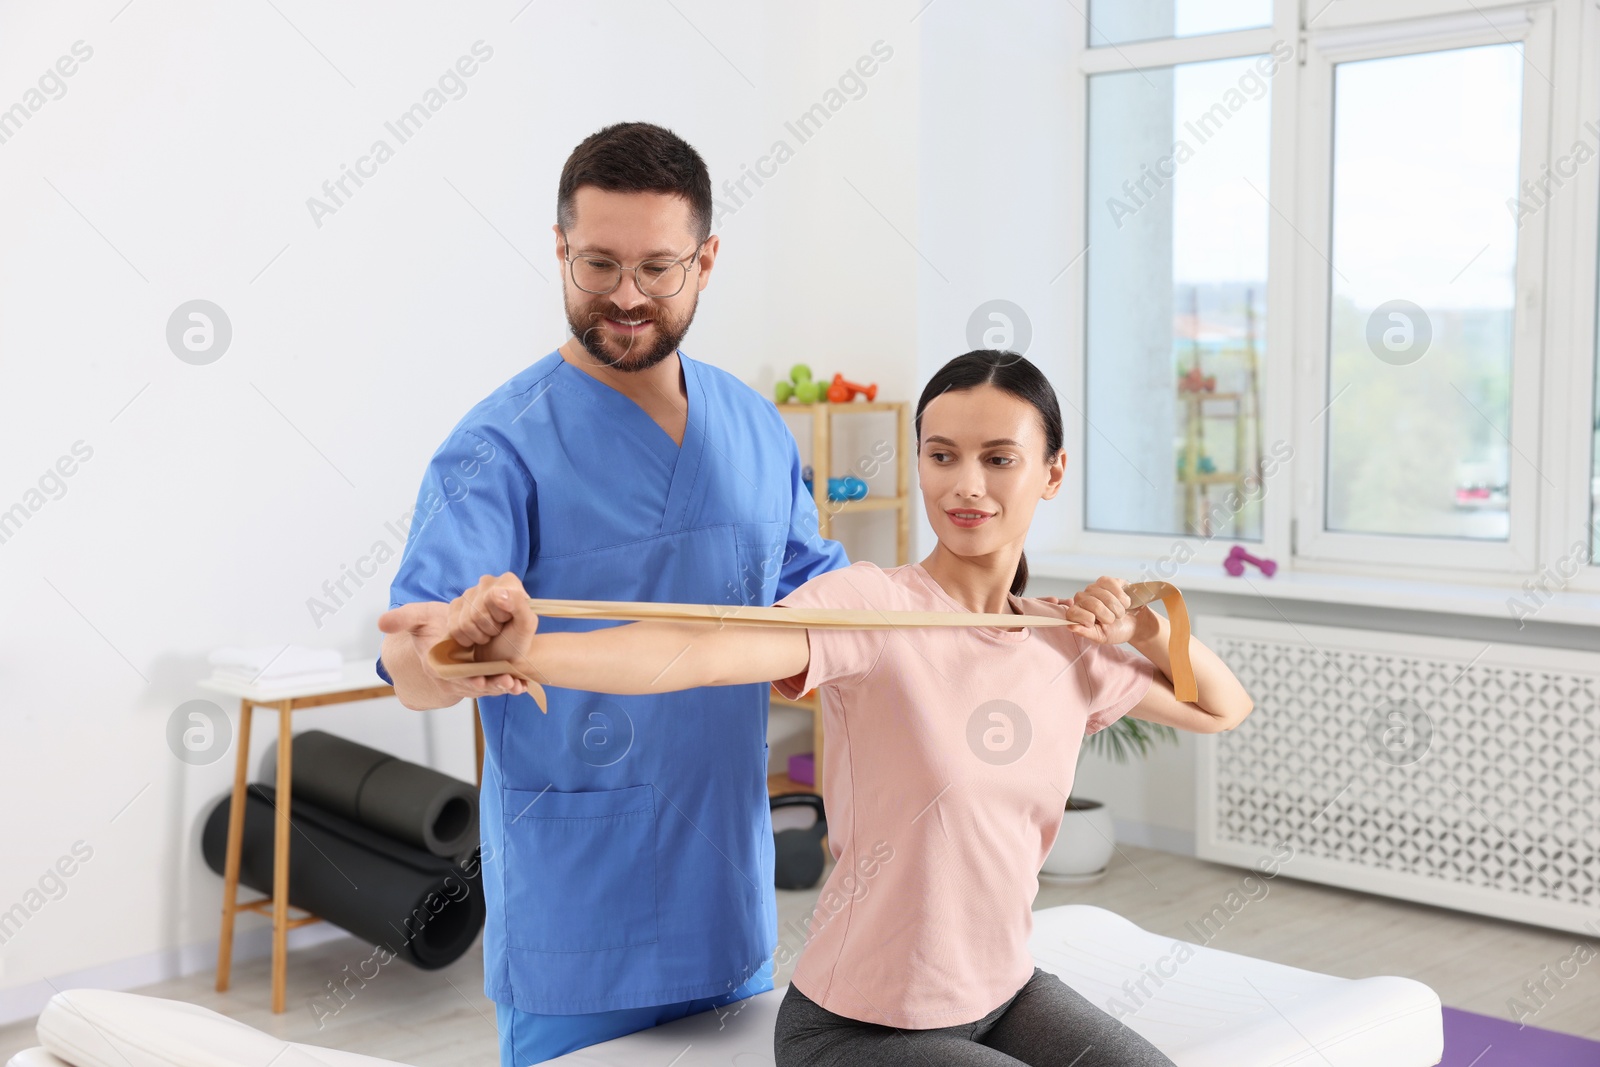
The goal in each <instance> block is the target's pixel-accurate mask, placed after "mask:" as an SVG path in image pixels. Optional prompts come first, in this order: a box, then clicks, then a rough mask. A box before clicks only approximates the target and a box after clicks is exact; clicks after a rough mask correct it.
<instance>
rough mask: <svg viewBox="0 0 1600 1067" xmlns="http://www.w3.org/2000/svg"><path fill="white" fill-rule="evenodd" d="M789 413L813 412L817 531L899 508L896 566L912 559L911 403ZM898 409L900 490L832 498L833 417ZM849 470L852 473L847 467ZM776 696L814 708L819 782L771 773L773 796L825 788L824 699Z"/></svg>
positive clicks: (825, 532)
mask: <svg viewBox="0 0 1600 1067" xmlns="http://www.w3.org/2000/svg"><path fill="white" fill-rule="evenodd" d="M778 410H779V411H780V412H782V413H783V414H785V415H803V416H809V417H810V418H811V464H810V466H811V497H812V499H813V500H815V501H816V504H817V532H818V533H820V534H821V535H822V536H823V537H832V536H833V518H834V516H835V515H839V514H841V513H849V512H857V511H895V512H896V516H895V564H894V565H895V566H901V565H903V564H905V563H908V562H910V557H911V505H912V501H913V499H914V497H913V494H912V491H911V451H910V449H911V446H912V440H911V405H910V404H908V403H907V402H905V401H903V400H896V401H889V400H878V401H862V400H852V401H850V402H848V403H841V404H779V405H778ZM873 411H877V412H884V411H889V412H893V413H894V416H895V419H894V435H895V439H894V463H895V475H896V479H895V489H896V492H895V495H894V496H878V497H874V496H869V497H866V498H865V499H863V500H830V499H828V478H829V476H830V475H831V474H832V471H833V420H834V418H835V417H836V416H839V415H859V414H862V413H865V412H873ZM845 473H847V474H848V473H852V472H849V471H846V472H845ZM772 702H773V703H774V704H784V705H787V706H789V707H796V708H805V709H806V710H807V711H809V712H811V756H812V767H813V771H812V774H813V776H814V778H815V779H816V781H815V783H814V784H811V785H808V784H806V783H805V782H796V781H795V780H794V779H792V778H790V777H789V775H788V773H787V771H783V772H779V773H776V774H769V775H768V776H767V792H768V793H770V794H771V795H773V796H780V795H782V794H785V793H821V792H822V744H823V738H822V705H821V703H820V702H819V700H818V697H817V694H816V693H815V692H812V693H810V694H808V695H807V696H806V698H805V699H803V700H789V699H787V698H785V697H783V696H782V695H780V694H779V693H778V691H777V690H776V689H774V690H773V691H772Z"/></svg>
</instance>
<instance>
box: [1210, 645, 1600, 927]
mask: <svg viewBox="0 0 1600 1067" xmlns="http://www.w3.org/2000/svg"><path fill="white" fill-rule="evenodd" d="M1195 632H1196V634H1197V636H1199V637H1200V638H1201V640H1203V641H1204V642H1205V643H1206V645H1207V647H1209V648H1211V649H1212V650H1213V651H1214V652H1216V653H1217V655H1218V656H1219V657H1221V659H1222V660H1223V661H1224V662H1225V663H1227V664H1228V666H1229V667H1230V668H1231V669H1232V670H1233V672H1234V674H1235V675H1237V676H1238V678H1239V680H1240V682H1242V683H1243V684H1244V687H1245V689H1246V690H1248V691H1249V693H1250V695H1251V697H1252V698H1253V699H1254V701H1255V710H1254V711H1253V712H1252V713H1251V714H1250V717H1249V718H1248V719H1246V720H1245V721H1244V722H1243V723H1241V724H1240V725H1239V726H1238V727H1237V728H1236V729H1234V730H1231V731H1227V732H1224V733H1221V734H1216V735H1207V736H1204V737H1201V738H1199V739H1198V740H1199V741H1200V742H1201V744H1200V745H1199V752H1200V756H1199V758H1200V766H1199V769H1198V776H1197V782H1198V796H1197V798H1196V801H1197V803H1196V809H1197V810H1196V818H1197V826H1196V835H1195V841H1196V851H1197V852H1198V854H1199V855H1200V857H1201V858H1203V859H1208V860H1215V861H1217V862H1220V863H1228V864H1234V865H1238V866H1245V867H1248V866H1253V865H1255V864H1257V863H1258V861H1261V860H1262V859H1263V857H1266V858H1267V859H1268V861H1269V862H1271V861H1272V859H1273V847H1274V846H1275V845H1278V844H1279V843H1287V844H1288V845H1289V846H1291V847H1292V848H1293V850H1294V851H1293V856H1292V858H1291V859H1289V860H1288V861H1287V862H1282V863H1280V864H1279V865H1278V867H1277V870H1278V873H1282V874H1287V875H1290V876H1292V877H1295V878H1302V879H1306V880H1309V881H1314V882H1324V883H1327V884H1329V885H1336V886H1343V887H1345V888H1349V889H1357V890H1362V891H1364V892H1369V893H1379V894H1384V895H1387V896H1392V897H1400V898H1403V899H1407V900H1415V901H1420V902H1423V903H1426V904H1434V905H1440V906H1443V907H1449V908H1457V909H1460V910H1462V911H1469V912H1476V913H1480V914H1484V915H1493V916H1496V917H1499V918H1503V919H1512V920H1516V921H1518V922H1526V923H1534V924H1538V925H1541V926H1549V927H1554V928H1556V929H1560V930H1572V931H1582V932H1586V933H1591V934H1592V933H1595V932H1596V931H1597V926H1596V922H1597V919H1600V653H1591V652H1574V651H1570V650H1566V649H1549V648H1532V647H1528V646H1523V645H1490V644H1488V643H1486V642H1483V641H1471V640H1457V639H1453V638H1439V637H1424V636H1418V635H1415V634H1403V633H1383V632H1378V631H1373V630H1352V629H1343V628H1337V627H1329V626H1309V625H1304V624H1299V623H1289V622H1264V621H1260V620H1255V619H1236V618H1227V617H1223V616H1206V617H1203V618H1198V619H1196V620H1195ZM1597 644H1600V642H1597Z"/></svg>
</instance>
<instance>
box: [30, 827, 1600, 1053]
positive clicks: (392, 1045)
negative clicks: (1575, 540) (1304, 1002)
mask: <svg viewBox="0 0 1600 1067" xmlns="http://www.w3.org/2000/svg"><path fill="white" fill-rule="evenodd" d="M1247 873H1250V872H1248V871H1245V870H1242V869H1239V868H1234V867H1225V866H1222V865H1220V864H1215V863H1207V862H1205V861H1202V860H1196V859H1192V858H1189V857H1186V856H1176V855H1172V854H1170V853H1166V852H1156V851H1152V850H1149V849H1142V848H1136V847H1133V846H1131V845H1124V846H1121V848H1120V851H1119V853H1118V855H1116V856H1115V857H1113V859H1112V862H1111V866H1110V868H1109V870H1108V871H1107V874H1106V876H1105V878H1103V879H1102V880H1101V881H1099V882H1098V883H1095V884H1094V885H1089V886H1078V887H1061V886H1046V887H1045V888H1043V889H1041V890H1040V893H1039V898H1038V900H1037V902H1036V903H1035V905H1034V906H1035V908H1047V907H1053V906H1055V905H1057V904H1097V905H1100V906H1101V907H1105V908H1110V909H1111V910H1113V911H1116V912H1118V913H1119V914H1121V915H1124V916H1126V917H1127V918H1129V919H1131V920H1132V921H1133V922H1135V923H1137V924H1138V925H1140V926H1142V927H1144V928H1145V929H1147V930H1151V931H1154V932H1156V933H1161V934H1167V935H1170V936H1172V937H1175V938H1182V939H1183V940H1186V941H1197V940H1201V935H1198V934H1196V933H1195V932H1193V931H1192V930H1188V929H1186V928H1185V923H1189V922H1198V920H1199V919H1200V918H1201V916H1202V915H1204V914H1205V913H1207V912H1209V911H1210V910H1211V908H1212V907H1213V906H1215V905H1218V904H1221V903H1222V901H1223V899H1224V898H1225V897H1226V895H1227V894H1228V892H1229V891H1230V890H1236V889H1240V888H1241V879H1242V878H1243V877H1244V875H1246V874H1247ZM1264 884H1265V886H1266V887H1267V891H1266V894H1265V895H1264V896H1263V895H1261V891H1260V889H1259V888H1257V889H1254V890H1253V892H1254V894H1255V895H1256V896H1257V897H1258V899H1256V900H1253V901H1250V902H1249V903H1247V904H1246V905H1245V906H1244V907H1243V908H1242V909H1240V910H1239V911H1238V913H1237V914H1236V915H1234V916H1233V918H1232V919H1231V920H1230V921H1229V922H1228V924H1227V925H1226V926H1225V927H1223V929H1222V930H1221V932H1220V933H1219V934H1217V935H1216V936H1215V937H1213V938H1212V939H1211V940H1210V941H1209V942H1208V943H1209V944H1210V945H1211V946H1212V947H1213V948H1220V949H1224V950H1227V951H1229V952H1238V953H1243V954H1245V955H1249V956H1256V957H1259V958H1262V959H1269V960H1276V961H1278V962H1280V963H1286V964H1290V965H1292V966H1296V967H1304V968H1307V969H1310V970H1316V971H1322V972H1324V973H1327V974H1336V975H1340V976H1343V977H1346V978H1365V977H1369V976H1372V975H1379V974H1393V975H1402V976H1405V977H1408V978H1415V979H1417V980H1418V981H1421V982H1425V983H1427V984H1428V985H1429V986H1431V987H1433V989H1434V990H1435V991H1436V992H1437V993H1438V994H1439V997H1440V999H1441V1000H1442V1001H1443V1002H1444V1003H1445V1004H1447V1005H1450V1006H1451V1007H1456V1008H1464V1009H1466V1010H1468V1011H1475V1012H1479V1013H1481V1014H1484V1015H1496V1016H1500V1017H1503V1018H1512V1016H1511V1015H1510V1014H1509V1012H1508V1011H1507V1006H1506V1001H1507V999H1508V998H1510V997H1513V996H1521V995H1522V993H1521V988H1522V984H1523V982H1525V981H1528V980H1529V979H1534V978H1537V977H1539V976H1540V970H1541V968H1543V967H1545V966H1546V965H1549V966H1550V967H1552V968H1554V967H1555V966H1556V964H1557V963H1558V962H1559V961H1561V960H1564V959H1566V958H1567V957H1568V956H1570V955H1571V954H1572V952H1573V949H1574V946H1576V945H1577V944H1578V943H1579V942H1580V941H1583V940H1585V939H1584V938H1582V937H1580V936H1579V935H1576V934H1567V933H1561V932H1558V931H1553V930H1546V929H1542V928H1539V927H1534V926H1526V925H1522V924H1520V923H1515V922H1509V921H1502V920H1496V919H1488V918H1480V917H1477V916H1470V915H1464V914H1461V913H1459V912H1453V911H1446V910H1444V909H1440V908H1432V907H1427V906H1425V905H1420V904H1408V903H1403V902H1400V901H1394V900H1389V899H1387V898H1385V897H1376V896H1368V895H1366V894H1364V893H1354V892H1349V891H1346V890H1341V889H1330V888H1327V887H1325V886H1319V885H1314V884H1312V883H1309V882H1297V881H1294V880H1293V879H1291V878H1289V877H1287V876H1280V877H1278V878H1275V879H1271V880H1268V881H1266V882H1265V883H1264ZM816 895H817V891H816V890H812V891H809V892H783V891H779V893H778V927H779V931H778V936H779V942H780V946H787V948H788V951H781V950H780V953H779V957H780V958H781V959H783V960H785V961H786V965H785V966H783V967H782V968H780V970H779V971H778V973H777V975H776V980H777V984H779V985H782V984H784V983H786V982H787V981H788V980H789V975H790V973H792V971H793V959H794V956H795V954H796V952H797V951H798V949H799V948H800V942H799V939H798V938H799V935H798V934H797V933H796V932H795V930H796V929H797V928H798V927H797V926H790V925H789V923H790V921H791V920H792V921H793V922H795V923H796V924H798V923H799V922H800V921H801V920H802V919H803V918H804V917H805V916H806V915H807V914H809V912H810V910H811V907H812V905H813V904H814V902H815V899H816ZM1241 895H1245V894H1243V893H1242V891H1241ZM1591 940H1592V939H1591ZM370 953H371V949H370V948H369V947H368V946H366V945H364V944H361V943H359V942H357V941H355V940H353V939H346V938H340V939H338V940H335V941H329V942H325V943H323V944H320V945H316V946H314V947H311V948H307V949H301V950H297V951H295V952H292V953H291V954H290V956H289V1010H288V1011H287V1012H285V1013H284V1014H283V1015H279V1016H274V1015H273V1014H272V1013H271V1012H270V1011H269V1010H268V1002H269V993H268V991H269V988H270V986H269V980H268V979H269V967H268V960H267V959H266V958H264V957H263V958H260V959H255V960H250V961H247V962H243V963H236V964H235V965H234V983H233V989H232V991H230V992H229V993H226V994H220V995H219V994H218V993H216V992H215V991H213V990H212V988H211V985H212V977H211V975H210V974H209V973H206V974H196V975H191V976H190V977H187V978H181V979H176V980H173V981H170V982H163V983H160V984H158V985H154V986H149V987H147V988H145V989H143V990H140V992H143V993H148V994H150V995H153V996H161V997H171V998H175V999H179V1000H187V1001H191V1002H193V1003H196V1004H201V1005H203V1006H205V1007H208V1008H212V1009H214V1010H216V1011H220V1012H222V1013H224V1014H227V1015H231V1016H234V1017H235V1018H238V1019H242V1020H243V1021H245V1022H247V1023H249V1024H250V1025H252V1026H256V1027H259V1028H261V1029H262V1030H265V1031H267V1032H268V1033H272V1034H276V1035H278V1036H280V1037H283V1038H285V1039H288V1040H294V1041H304V1042H307V1043H310V1044H319V1045H329V1046H334V1047H337V1048H343V1049H348V1050H350V1051H352V1052H363V1053H366V1054H368V1055H373V1056H382V1057H385V1058H387V1059H393V1060H398V1061H400V1062H402V1063H407V1064H415V1065H416V1067H445V1065H448V1064H463V1065H465V1064H474V1065H493V1064H496V1063H498V1052H497V1049H498V1044H497V1041H496V1036H495V1026H494V1005H493V1003H491V1002H490V1001H489V1000H487V999H485V997H484V995H483V957H482V954H481V953H480V951H479V950H478V948H476V947H474V948H473V950H472V951H471V952H469V953H468V954H467V955H465V956H463V957H462V958H461V959H460V960H458V961H457V962H456V963H455V964H453V965H452V966H450V967H447V968H445V969H444V970H441V971H431V972H424V971H418V970H415V969H413V968H411V967H409V966H407V965H406V964H403V963H401V962H399V961H398V960H396V961H394V962H391V963H389V964H387V965H386V966H384V967H383V968H382V969H381V970H380V971H379V973H378V976H377V977H376V978H374V979H372V980H371V981H369V982H368V983H367V984H366V986H365V987H363V988H359V989H357V990H356V991H355V996H354V998H353V999H351V1000H350V1001H349V1002H348V1003H347V1004H345V1005H344V1007H343V1008H342V1009H341V1010H340V1011H339V1013H338V1014H337V1015H335V1016H332V1017H331V1018H324V1019H322V1020H321V1021H322V1023H323V1026H322V1028H321V1029H319V1027H318V1017H317V1015H316V1013H314V1012H313V1011H312V1010H311V1009H310V1008H309V1007H308V1002H309V1001H311V1000H312V999H314V998H316V997H317V995H318V994H319V993H320V992H322V991H323V989H324V983H325V982H327V981H329V980H330V979H334V978H336V977H338V976H340V975H342V973H343V972H342V968H344V967H345V965H347V964H348V965H349V966H350V968H351V970H352V971H354V970H355V969H356V967H357V965H358V964H359V963H361V962H362V961H364V960H366V959H367V958H368V956H369V954H370ZM367 970H368V971H369V972H370V970H371V966H370V965H368V967H367ZM1528 1022H1529V1023H1530V1024H1531V1025H1534V1026H1540V1027H1544V1028H1546V1029H1550V1030H1561V1031H1565V1032H1567V1033H1572V1034H1579V1035H1582V1036H1584V1037H1588V1038H1592V1039H1597V1040H1600V959H1595V960H1592V961H1590V962H1589V963H1587V964H1585V965H1584V966H1583V967H1581V968H1580V970H1579V972H1578V975H1577V977H1576V978H1573V979H1571V980H1569V981H1568V982H1567V984H1566V986H1565V988H1562V989H1560V990H1558V991H1556V992H1555V994H1554V997H1553V999H1552V1000H1551V1001H1550V1003H1549V1004H1548V1006H1547V1007H1545V1008H1544V1009H1543V1010H1542V1011H1540V1012H1539V1014H1538V1015H1536V1016H1534V1017H1533V1018H1531V1019H1529V1020H1528ZM33 1044H35V1042H34V1040H33V1025H32V1023H19V1024H16V1025H13V1026H9V1027H5V1028H0V1061H3V1060H4V1059H5V1058H9V1057H10V1055H11V1054H12V1053H14V1052H16V1051H17V1050H18V1049H22V1048H26V1047H29V1046H31V1045H33Z"/></svg>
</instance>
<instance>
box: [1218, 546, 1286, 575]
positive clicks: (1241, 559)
mask: <svg viewBox="0 0 1600 1067" xmlns="http://www.w3.org/2000/svg"><path fill="white" fill-rule="evenodd" d="M1246 563H1254V564H1255V565H1256V566H1257V567H1260V568H1261V573H1262V574H1264V575H1266V576H1267V577H1268V578H1271V577H1272V576H1273V575H1274V574H1276V573H1277V571H1278V565H1277V564H1276V563H1275V562H1273V561H1272V560H1270V559H1257V558H1256V557H1254V556H1252V555H1251V554H1250V553H1248V552H1246V551H1245V550H1244V546H1243V545H1234V546H1233V548H1232V549H1231V550H1230V551H1229V552H1228V558H1227V559H1225V560H1223V561H1222V568H1223V570H1225V571H1227V572H1228V573H1229V574H1231V575H1233V576H1234V577H1235V578H1237V577H1239V575H1241V574H1243V573H1244V565H1245V564H1246Z"/></svg>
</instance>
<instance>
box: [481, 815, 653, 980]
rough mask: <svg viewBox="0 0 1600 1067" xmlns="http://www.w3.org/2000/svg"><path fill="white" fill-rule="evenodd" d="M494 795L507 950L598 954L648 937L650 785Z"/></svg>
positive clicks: (648, 940)
mask: <svg viewBox="0 0 1600 1067" xmlns="http://www.w3.org/2000/svg"><path fill="white" fill-rule="evenodd" d="M502 793H503V797H504V805H505V806H504V810H505V829H506V838H505V840H506V849H505V851H506V867H507V869H508V870H509V871H513V872H515V877H512V878H508V879H507V880H506V909H507V911H508V912H509V913H510V915H509V917H510V920H511V921H510V923H509V924H508V926H509V930H508V933H509V935H510V936H509V941H508V943H509V944H510V945H511V946H513V947H515V948H524V949H532V950H534V951H537V952H599V951H602V950H605V949H614V948H626V947H628V946H630V945H646V944H651V943H653V942H654V941H655V940H656V939H657V936H658V926H657V914H656V807H655V787H654V786H651V785H636V786H629V787H628V788H626V789H608V790H601V791H596V792H583V793H559V792H556V791H555V790H553V789H547V790H544V791H543V792H540V791H538V790H531V789H505V790H502ZM575 871H582V872H584V877H583V878H582V879H581V880H575V879H574V877H573V872H575Z"/></svg>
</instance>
